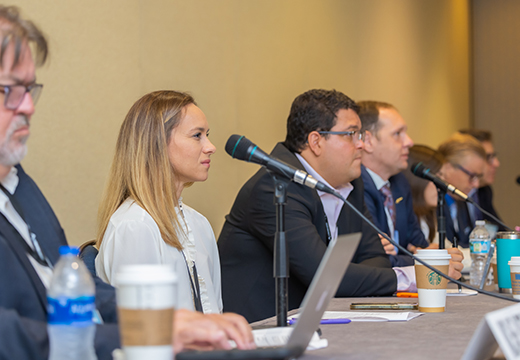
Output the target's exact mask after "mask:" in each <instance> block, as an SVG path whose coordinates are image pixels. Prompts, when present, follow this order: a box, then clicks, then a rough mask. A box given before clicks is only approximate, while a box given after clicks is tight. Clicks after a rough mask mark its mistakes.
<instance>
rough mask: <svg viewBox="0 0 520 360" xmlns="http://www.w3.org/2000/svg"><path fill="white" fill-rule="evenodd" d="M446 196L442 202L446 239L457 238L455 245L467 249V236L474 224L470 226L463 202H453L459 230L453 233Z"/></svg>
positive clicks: (466, 208) (467, 212) (453, 227)
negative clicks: (455, 206)
mask: <svg viewBox="0 0 520 360" xmlns="http://www.w3.org/2000/svg"><path fill="white" fill-rule="evenodd" d="M448 196H450V195H446V201H445V202H444V214H445V215H446V237H447V238H448V240H450V241H452V242H453V240H454V238H457V245H458V246H460V247H463V248H468V247H469V234H470V233H471V230H473V228H474V226H475V224H471V220H470V216H469V211H468V206H467V205H466V203H465V202H463V201H459V200H453V201H455V204H456V205H457V225H458V228H459V230H458V231H455V226H454V223H453V219H452V217H451V213H450V207H449V205H448V203H449V200H448Z"/></svg>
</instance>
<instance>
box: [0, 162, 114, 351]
mask: <svg viewBox="0 0 520 360" xmlns="http://www.w3.org/2000/svg"><path fill="white" fill-rule="evenodd" d="M17 168H18V177H19V179H20V181H19V185H18V187H17V189H16V192H15V194H14V197H15V198H16V200H17V201H18V202H19V204H20V206H21V207H22V209H23V212H24V215H25V218H26V221H27V222H28V223H29V224H30V225H31V230H32V231H33V232H34V233H35V234H36V236H37V239H38V241H39V243H40V246H41V248H42V250H43V251H44V252H45V254H46V255H47V256H48V258H49V259H50V261H51V262H52V263H53V264H55V263H56V262H57V260H58V258H59V252H58V249H59V247H60V246H61V245H66V244H67V241H66V239H65V234H64V232H63V229H62V228H61V226H60V224H59V222H58V219H57V218H56V216H55V215H54V212H53V211H52V209H51V207H50V205H49V204H48V202H47V200H46V199H45V197H44V196H43V194H42V193H41V192H40V190H39V189H38V187H37V186H36V184H35V183H34V181H33V180H32V179H31V178H30V177H29V176H28V175H27V174H26V173H25V172H24V170H23V169H22V168H21V167H20V166H17ZM19 236H20V235H19V234H18V233H17V232H16V230H14V228H13V227H12V226H11V225H10V224H9V223H8V222H7V220H6V219H5V217H3V216H0V289H1V290H0V359H46V358H47V356H48V352H49V345H48V338H47V296H46V290H45V287H44V285H43V284H42V282H41V281H40V278H39V277H38V274H37V273H36V271H35V270H34V267H33V266H32V265H31V263H30V261H29V259H28V258H27V255H26V253H25V251H24V248H23V247H22V246H21V245H20V243H19V238H18V237H19ZM114 295H115V294H114V289H113V288H112V287H111V286H109V285H107V284H104V283H103V282H102V281H101V280H99V279H96V306H97V308H98V310H100V312H101V315H102V316H103V318H104V320H105V322H106V323H108V324H107V325H101V326H97V331H96V340H95V341H96V353H97V355H98V358H99V359H100V360H101V359H111V358H112V357H111V355H110V353H111V351H112V350H113V349H114V348H116V347H118V346H119V333H118V330H117V325H116V324H115V321H116V320H117V318H116V307H115V296H114ZM110 323H111V324H110Z"/></svg>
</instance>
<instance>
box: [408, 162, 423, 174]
mask: <svg viewBox="0 0 520 360" xmlns="http://www.w3.org/2000/svg"><path fill="white" fill-rule="evenodd" d="M425 169H426V168H425V167H424V165H423V164H422V162H418V163H416V164H413V165H412V167H411V168H410V170H411V171H412V173H414V174H415V175H417V176H421V175H422V174H423V173H424V170H425Z"/></svg>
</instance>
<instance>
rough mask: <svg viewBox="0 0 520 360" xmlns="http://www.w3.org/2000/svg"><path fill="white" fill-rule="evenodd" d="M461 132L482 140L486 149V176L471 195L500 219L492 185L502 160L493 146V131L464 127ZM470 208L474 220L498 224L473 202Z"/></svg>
mask: <svg viewBox="0 0 520 360" xmlns="http://www.w3.org/2000/svg"><path fill="white" fill-rule="evenodd" d="M459 132H460V133H461V134H467V135H471V136H473V137H474V138H475V139H477V140H478V141H479V142H480V145H482V147H483V148H484V150H485V151H486V166H485V168H484V176H482V178H481V179H480V182H479V187H478V189H477V190H475V191H474V192H473V194H472V195H471V197H472V199H473V200H474V201H475V202H476V203H477V204H479V205H480V206H481V207H482V208H483V209H484V210H486V211H488V212H489V213H491V214H492V215H493V216H495V217H497V218H499V219H500V216H498V213H497V211H496V210H495V207H494V205H493V189H492V188H491V185H493V183H494V182H495V176H496V172H497V170H498V168H499V167H500V161H499V160H498V154H497V153H496V151H495V147H494V146H493V137H492V135H491V132H490V131H487V130H481V129H464V130H459ZM469 210H470V215H471V216H472V219H473V220H486V221H489V222H490V223H493V224H496V221H495V220H493V219H492V218H491V217H489V216H488V215H486V214H484V213H482V212H481V211H480V210H479V209H477V208H476V207H475V206H473V205H471V204H470V205H469ZM496 225H498V228H499V229H500V230H505V228H504V227H503V226H502V225H500V224H496Z"/></svg>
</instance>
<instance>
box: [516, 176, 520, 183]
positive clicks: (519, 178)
mask: <svg viewBox="0 0 520 360" xmlns="http://www.w3.org/2000/svg"><path fill="white" fill-rule="evenodd" d="M516 183H517V184H518V185H520V176H519V177H517V178H516Z"/></svg>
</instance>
